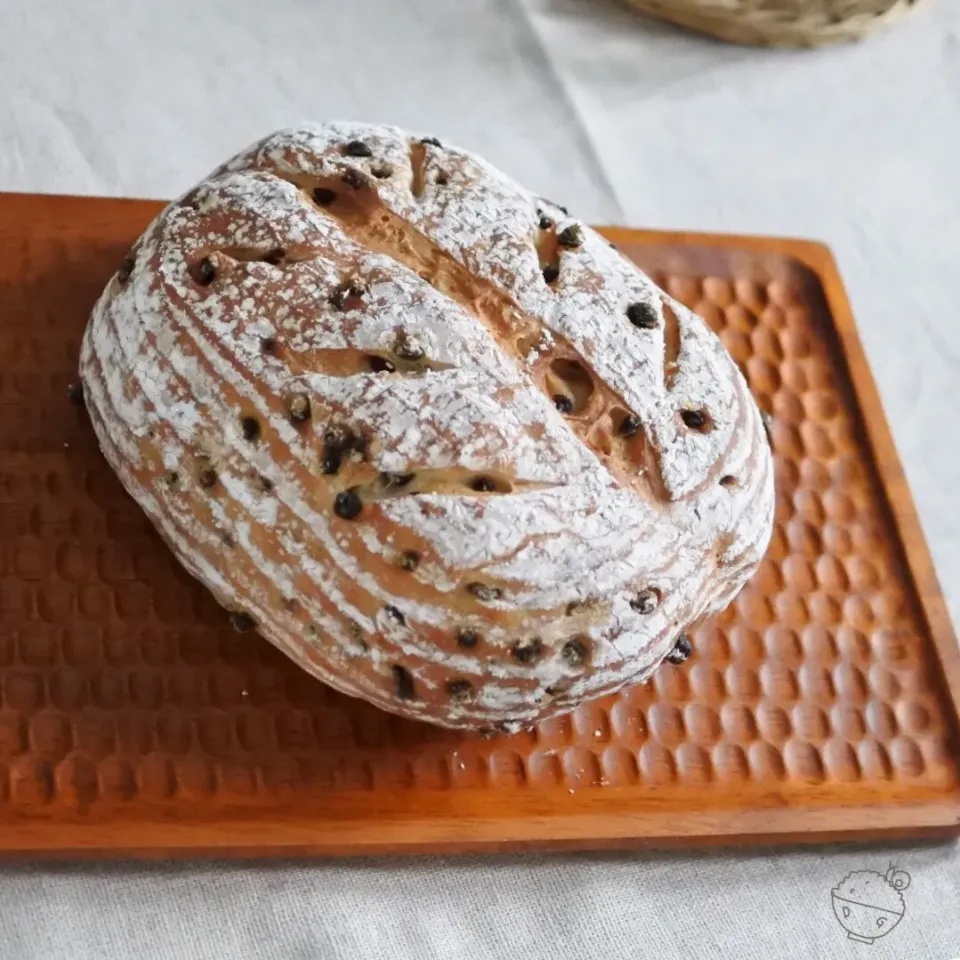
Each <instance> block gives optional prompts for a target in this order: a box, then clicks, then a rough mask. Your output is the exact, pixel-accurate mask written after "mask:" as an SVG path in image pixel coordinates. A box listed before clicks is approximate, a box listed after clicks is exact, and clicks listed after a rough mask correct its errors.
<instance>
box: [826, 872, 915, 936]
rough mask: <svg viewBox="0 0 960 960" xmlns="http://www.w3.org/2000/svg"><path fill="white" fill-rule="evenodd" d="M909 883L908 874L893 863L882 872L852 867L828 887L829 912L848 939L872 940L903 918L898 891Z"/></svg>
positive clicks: (904, 888)
mask: <svg viewBox="0 0 960 960" xmlns="http://www.w3.org/2000/svg"><path fill="white" fill-rule="evenodd" d="M909 886H910V874H909V873H907V872H906V871H905V870H898V869H897V868H896V867H894V866H891V867H890V869H889V870H888V871H887V873H886V876H882V875H881V874H879V873H877V872H876V871H875V870H855V871H854V872H853V873H850V874H847V876H846V877H844V878H843V880H841V881H840V883H838V884H837V885H836V886H835V887H834V888H833V890H832V891H831V892H832V900H833V914H834V916H835V917H836V918H837V920H839V921H840V926H841V927H843V929H844V930H846V931H847V937H848V938H849V939H851V940H857V941H858V942H860V943H873V941H874V940H878V939H879V938H880V937H885V936H886V935H887V934H888V933H889V932H890V931H891V930H892V929H893V928H894V927H895V926H896V925H897V924H898V923H899V922H900V921H901V920H902V919H903V914H904V912H905V910H906V905H905V904H904V902H903V893H902V892H901V891H903V890H906V889H907V887H909Z"/></svg>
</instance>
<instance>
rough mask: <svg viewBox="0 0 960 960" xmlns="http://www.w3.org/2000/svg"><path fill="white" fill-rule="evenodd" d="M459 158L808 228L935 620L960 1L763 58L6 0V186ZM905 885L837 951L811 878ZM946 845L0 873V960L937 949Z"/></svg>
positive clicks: (179, 6)
mask: <svg viewBox="0 0 960 960" xmlns="http://www.w3.org/2000/svg"><path fill="white" fill-rule="evenodd" d="M333 117H345V118H354V117H355V118H362V119H374V120H382V121H388V122H393V123H397V124H400V125H405V126H409V127H413V128H415V129H420V130H424V131H428V132H431V133H433V134H435V135H437V136H439V137H441V138H444V139H447V140H452V141H455V142H457V143H460V144H462V145H464V146H469V147H472V148H474V149H476V150H478V151H480V152H481V153H483V154H485V155H486V156H488V157H489V158H490V159H491V160H492V161H494V162H495V163H497V164H498V165H500V166H502V167H503V168H504V169H506V170H507V171H509V172H510V173H512V174H514V175H515V176H516V177H517V178H518V179H520V180H521V181H523V182H525V183H527V184H529V185H530V186H531V187H533V188H535V189H537V190H538V191H540V192H541V193H543V194H545V195H547V196H550V197H553V198H554V199H556V200H558V201H559V202H561V203H566V204H568V205H569V206H570V207H571V208H572V209H573V210H574V212H576V213H577V214H578V215H580V216H583V217H584V218H586V219H588V220H591V221H593V222H622V223H627V224H630V225H642V226H655V227H669V228H681V229H682V228H689V229H703V230H718V231H740V232H758V233H777V234H787V235H799V236H810V237H814V238H817V239H822V240H825V241H827V242H828V243H829V244H830V245H831V246H832V247H833V249H834V251H835V253H836V255H837V257H838V260H839V262H840V267H841V270H842V271H843V273H844V276H845V279H846V282H847V285H848V289H849V292H850V294H851V297H852V300H853V304H854V308H855V310H856V312H857V316H858V319H859V324H860V330H861V334H862V337H863V340H864V342H865V346H866V350H867V354H868V356H869V360H870V363H871V366H872V368H873V371H874V374H875V376H876V378H877V380H878V383H879V386H880V391H881V394H882V396H883V400H884V404H885V406H886V410H887V414H888V416H889V419H890V422H891V425H892V428H893V433H894V436H895V439H896V442H897V445H898V447H899V450H900V454H901V457H902V459H903V461H904V464H905V467H906V470H907V474H908V477H909V480H910V483H911V485H912V487H913V491H914V495H915V497H916V500H917V503H918V506H919V509H920V513H921V516H922V520H923V523H924V527H925V530H926V533H927V536H928V539H929V541H930V544H931V548H932V551H933V554H934V557H935V560H936V562H937V566H938V569H939V573H940V577H941V580H942V581H943V585H944V587H945V590H946V593H947V596H948V599H949V602H950V605H951V609H952V611H953V615H954V619H955V621H956V620H957V618H958V613H960V507H958V506H957V497H958V491H960V451H958V447H960V428H958V426H957V424H958V417H957V403H958V401H957V396H956V394H957V390H956V383H957V379H958V376H960V298H958V294H957V288H958V286H960V284H958V280H960V268H958V260H960V4H958V3H957V0H939V2H938V3H936V4H934V5H933V6H932V7H931V8H929V9H925V10H923V11H922V12H920V13H919V14H918V15H917V16H916V17H915V18H914V19H912V20H911V21H909V22H907V23H906V24H903V25H901V26H899V27H896V28H894V29H893V30H892V31H891V32H889V33H887V34H884V35H882V36H880V37H878V38H876V39H874V40H872V41H871V42H869V43H867V44H865V45H862V46H857V47H845V48H840V49H834V50H829V51H825V52H815V53H773V52H761V51H754V50H747V49H740V48H736V47H727V46H723V45H720V44H715V43H712V42H709V41H706V40H703V39H700V38H697V37H693V36H690V35H687V34H684V33H680V32H678V31H674V30H672V29H670V28H666V27H661V26H658V25H655V24H652V23H650V22H649V21H645V20H642V19H640V18H639V17H636V16H634V15H633V14H632V13H631V12H629V11H625V10H623V9H621V7H620V6H618V5H617V4H616V3H614V2H613V0H406V2H397V0H353V2H340V3H336V2H333V0H329V2H310V0H278V2H276V4H275V5H274V6H272V7H271V8H270V10H269V12H268V9H267V4H266V3H264V2H262V0H257V2H254V0H233V2H229V0H206V2H204V3H197V2H193V0H167V2H163V3H160V2H157V3H147V2H137V0H101V2H99V3H97V4H93V3H90V4H70V5H68V4H66V3H54V2H53V0H0V190H27V191H45V192H58V193H89V194H108V195H118V196H119V195H127V196H152V197H166V196H170V195H172V194H174V193H176V192H179V191H180V190H182V189H183V188H184V187H185V186H186V185H188V184H189V183H190V182H192V181H193V180H194V179H195V178H196V177H198V176H199V175H201V174H202V173H204V172H206V171H207V170H208V169H209V168H211V167H213V166H214V165H215V164H216V163H217V162H218V161H219V160H221V159H223V158H224V157H225V156H227V155H229V154H231V153H233V152H234V151H236V150H238V149H239V148H240V147H242V146H244V145H245V144H246V143H248V142H249V141H251V140H253V139H255V138H256V137H258V136H260V135H262V134H264V133H266V132H267V131H269V130H271V129H274V128H276V127H279V126H283V125H285V124H289V123H292V122H296V121H298V120H302V119H328V118H333ZM891 861H895V862H897V863H898V864H899V865H900V866H901V867H902V868H904V869H906V870H907V871H909V873H910V874H911V876H912V883H911V885H910V887H909V889H908V890H907V891H906V894H905V899H906V902H907V913H906V916H905V918H904V920H903V921H902V923H901V924H900V925H899V926H898V927H897V929H896V930H894V931H893V932H892V933H891V934H890V935H889V936H888V937H887V938H885V939H883V940H880V941H877V942H876V943H874V944H873V945H864V944H855V943H853V942H851V941H848V940H846V939H845V937H844V934H843V931H842V930H841V929H840V928H839V926H838V925H837V923H836V921H835V920H834V918H833V916H832V913H831V909H830V890H831V888H832V887H833V886H834V885H836V884H837V883H838V882H839V881H840V880H841V879H842V878H843V877H844V876H845V875H846V874H847V873H848V872H849V871H851V870H857V869H875V870H879V871H880V872H881V873H882V872H884V871H885V870H886V868H887V865H888V864H889V862H891ZM958 907H960V854H958V851H957V848H956V847H954V846H949V845H948V846H912V847H900V848H879V847H870V848H829V849H813V850H805V851H777V852H774V853H770V852H765V853H762V854H756V853H749V854H748V853H741V854H737V853H725V854H706V853H704V854H699V855H698V854H685V855H682V856H681V855H664V854H657V855H650V854H648V855H623V856H610V855H605V856H576V857H570V856H567V857H534V856H526V857H515V858H509V859H504V858H485V859H473V858H471V859H459V860H455V859H449V860H410V861H396V860H394V861H389V862H375V863H374V862H363V863H356V862H353V863H343V862H336V863H325V864H316V865H315V864H282V865H277V864H271V865H256V864H251V865H242V866H238V865H227V866H224V865H211V864H180V865H155V866H144V867H141V866H100V867H90V866H87V867H49V866H25V867H8V868H5V869H4V870H3V871H2V872H0V958H3V960H7V958H10V960H33V958H38V960H39V958H42V960H50V958H61V957H64V958H67V957H69V958H83V960H86V958H90V960H94V958H96V960H113V958H124V960H126V958H141V957H150V958H161V960H166V958H170V960H174V958H176V960H193V958H204V960H206V958H216V960H220V958H231V960H233V958H237V960H240V958H243V960H247V958H253V957H267V958H315V957H317V958H319V957H362V958H372V960H376V958H389V960H406V958H417V960H427V958H435V957H436V958H441V957H442V958H447V957H450V958H459V957H463V958H471V960H473V958H480V960H485V958H488V957H491V958H492V957H516V956H522V957H524V958H525V960H536V958H540V957H544V958H546V957H551V958H554V960H556V958H558V957H559V958H580V957H583V958H587V957H589V958H593V957H597V958H620V957H623V958H628V957H629V958H634V957H647V956H658V957H664V958H669V960H673V958H724V960H726V958H730V960H733V958H736V960H752V958H758V960H759V958H762V960H769V958H778V957H783V958H808V957H809V958H817V960H833V958H853V957H868V958H870V960H889V958H898V960H899V958H911V960H950V958H953V957H956V956H960V910H958Z"/></svg>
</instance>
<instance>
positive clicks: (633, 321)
mask: <svg viewBox="0 0 960 960" xmlns="http://www.w3.org/2000/svg"><path fill="white" fill-rule="evenodd" d="M80 365H81V376H82V379H83V383H84V394H85V398H86V402H87V405H88V409H89V411H90V415H91V419H92V422H93V425H94V428H95V430H96V433H97V436H98V438H99V441H100V445H101V447H102V449H103V452H104V454H105V456H106V458H107V460H108V461H109V462H110V464H111V465H112V466H113V468H114V469H115V470H116V472H117V474H118V475H119V477H120V479H121V480H122V482H123V484H124V485H125V487H126V489H127V490H128V491H129V493H130V494H131V495H132V496H133V497H134V498H135V499H136V500H137V501H138V503H140V505H141V506H142V507H143V509H144V510H145V511H146V512H147V513H148V514H149V516H150V517H151V519H152V521H153V522H154V523H155V524H156V526H157V528H158V530H159V531H160V533H161V534H162V536H163V537H164V538H165V540H166V541H167V542H168V543H169V544H170V546H171V548H172V549H173V550H174V552H175V553H176V555H177V557H178V558H179V559H180V560H181V562H182V563H183V564H184V566H185V567H186V568H187V569H188V570H189V571H190V572H191V573H192V574H193V575H194V576H196V577H197V578H198V579H200V580H201V581H202V582H203V583H204V584H205V585H206V586H207V587H208V588H209V589H210V590H211V591H212V592H213V593H214V595H215V596H216V598H217V599H218V600H219V602H220V603H221V604H223V606H224V607H226V608H227V609H228V610H229V611H231V613H232V615H233V618H234V623H235V625H237V626H238V627H239V628H251V627H256V629H257V630H258V631H259V632H260V633H261V634H263V636H265V637H266V638H267V639H269V640H270V641H272V642H273V643H275V644H276V645H277V646H278V647H280V648H281V649H282V650H284V651H285V652H286V653H287V654H288V655H289V656H291V657H293V658H294V659H295V660H296V661H298V662H299V663H300V664H301V665H302V666H303V667H304V668H305V669H307V670H309V671H310V672H311V673H313V674H315V675H316V676H317V677H319V678H321V679H322V680H324V681H326V682H327V683H329V684H331V685H333V686H334V687H336V688H338V689H340V690H341V691H343V692H345V693H348V694H351V695H354V696H360V697H364V698H365V699H367V700H370V701H372V702H373V703H375V704H377V705H379V706H381V707H383V708H385V709H387V710H391V711H394V712H396V713H400V714H403V715H406V716H410V717H416V718H420V719H424V720H428V721H431V722H434V723H439V724H443V725H447V726H453V727H465V728H493V729H500V730H506V731H510V730H515V729H518V728H520V727H523V726H526V725H528V724H531V723H533V722H536V721H537V720H539V719H542V718H544V717H547V716H550V715H552V714H555V713H559V712H564V711H566V710H569V709H571V708H572V707H574V706H576V705H577V704H578V703H580V702H582V701H583V700H585V699H589V698H592V697H596V696H599V695H602V694H605V693H608V692H611V691H614V690H616V689H618V688H620V687H622V686H624V685H626V684H629V683H634V682H637V681H639V680H642V679H644V678H646V677H647V676H649V674H650V673H651V672H652V671H653V670H654V669H655V668H656V667H657V665H658V664H659V663H660V662H661V661H662V660H663V659H664V657H665V656H667V655H668V654H670V653H671V651H672V650H674V647H675V644H676V641H677V639H678V637H679V636H680V635H681V634H682V633H683V632H684V631H685V630H686V629H687V628H688V627H690V626H691V625H692V624H695V623H697V622H699V621H700V620H702V619H703V618H704V617H705V616H707V615H709V614H711V613H713V612H716V611H718V610H721V609H722V608H723V607H725V606H726V605H727V604H728V603H729V602H730V601H731V600H732V599H733V598H734V597H735V596H736V594H737V593H738V591H739V590H740V589H741V588H742V586H743V584H744V583H745V581H746V580H747V578H748V577H749V576H750V575H751V574H752V572H753V571H754V570H755V569H756V567H757V565H758V563H759V561H760V559H761V557H762V555H763V553H764V551H765V549H766V546H767V543H768V541H769V537H770V534H771V530H772V523H773V507H774V492H773V469H772V462H771V455H770V449H769V446H768V443H767V440H766V437H765V434H764V429H763V425H762V422H761V419H760V414H759V411H758V409H757V407H756V405H755V403H754V402H753V400H752V398H751V396H750V394H749V392H748V390H747V387H746V384H745V382H744V380H743V377H742V376H741V374H740V372H739V370H738V369H737V367H736V365H735V364H734V363H733V361H732V360H731V358H730V357H729V356H728V354H727V353H726V351H725V350H724V348H723V346H722V345H721V343H720V342H719V340H718V339H717V338H716V337H715V336H714V335H713V334H712V333H711V332H710V330H709V329H708V328H707V326H706V325H705V324H704V323H703V321H702V320H700V319H699V318H698V317H697V316H695V315H694V314H692V313H691V312H690V311H688V310H687V309H686V308H685V307H683V306H682V305H681V304H680V303H678V302H676V301H675V300H673V299H671V298H670V297H668V296H667V295H666V294H665V293H663V292H662V291H660V290H659V289H658V288H657V287H656V286H655V285H654V284H653V283H652V281H650V280H649V279H648V278H647V277H646V276H644V275H643V274H642V273H641V272H640V271H639V270H638V269H637V268H636V267H635V266H633V265H632V264H631V263H630V262H629V261H627V260H626V259H625V258H624V257H622V256H621V255H620V254H619V253H618V252H617V251H616V250H614V249H613V248H612V247H611V246H610V245H609V244H608V243H607V241H606V240H604V239H603V238H602V237H601V236H599V235H598V234H596V233H595V232H593V231H592V230H590V229H589V228H587V227H586V226H584V225H583V224H582V223H580V222H579V221H577V220H576V219H575V218H574V217H572V216H570V215H569V214H568V213H567V211H566V210H565V209H563V208H561V207H559V206H557V205H555V204H553V203H550V202H549V201H546V200H543V199H540V198H537V197H536V196H534V195H532V194H531V193H529V192H528V191H526V190H524V189H523V188H521V187H520V186H518V185H517V184H515V183H514V182H513V181H512V180H510V179H509V178H508V177H506V176H504V175H503V174H501V173H500V172H498V171H497V170H495V169H493V168H492V167H490V166H489V165H488V164H487V163H485V162H484V161H482V160H481V159H479V158H478V157H476V156H474V155H472V154H470V153H469V152H467V151H464V150H461V149H458V148H455V147H452V146H450V145H449V144H440V143H439V142H437V141H436V140H434V139H432V138H426V139H422V138H419V137H414V136H411V135H409V134H407V133H405V132H403V131H401V130H398V129H396V128H393V127H384V126H371V125H365V124H359V123H329V124H324V125H317V126H305V127H301V128H297V129H292V130H286V131H281V132H279V133H276V134H274V135H272V136H270V137H268V138H266V139H265V140H263V141H261V142H259V143H257V144H255V145H254V146H253V147H251V148H250V149H249V150H247V151H245V152H244V153H242V154H240V155H239V156H237V157H236V158H234V159H233V160H231V161H229V162H228V163H226V164H225V165H224V166H222V167H221V168H219V169H218V170H216V171H215V172H214V173H213V174H211V175H210V176H209V177H207V178H206V179H205V180H203V181H202V182H201V183H200V184H199V185H198V186H197V187H195V188H194V189H193V190H191V191H190V192H189V193H187V194H185V195H184V196H183V197H182V198H180V199H179V200H178V201H176V202H174V203H172V204H171V205H170V206H169V207H167V208H166V209H165V210H164V211H163V213H161V214H160V216H159V217H158V218H157V219H156V220H155V221H154V223H153V224H151V226H150V227H149V228H148V229H147V231H146V232H145V234H144V235H143V237H142V238H141V239H140V240H139V241H138V243H137V244H136V246H135V247H134V249H133V250H132V251H131V253H130V255H129V257H128V259H127V260H125V261H124V262H123V263H122V264H121V265H120V268H119V270H118V272H117V274H116V276H114V278H113V279H112V280H111V281H110V283H109V285H108V286H107V288H106V290H105V291H104V293H103V295H102V297H101V298H100V300H99V302H98V303H97V305H96V308H95V310H94V312H93V316H92V318H91V320H90V323H89V326H88V328H87V331H86V334H85V336H84V340H83V345H82V351H81V363H80Z"/></svg>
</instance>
